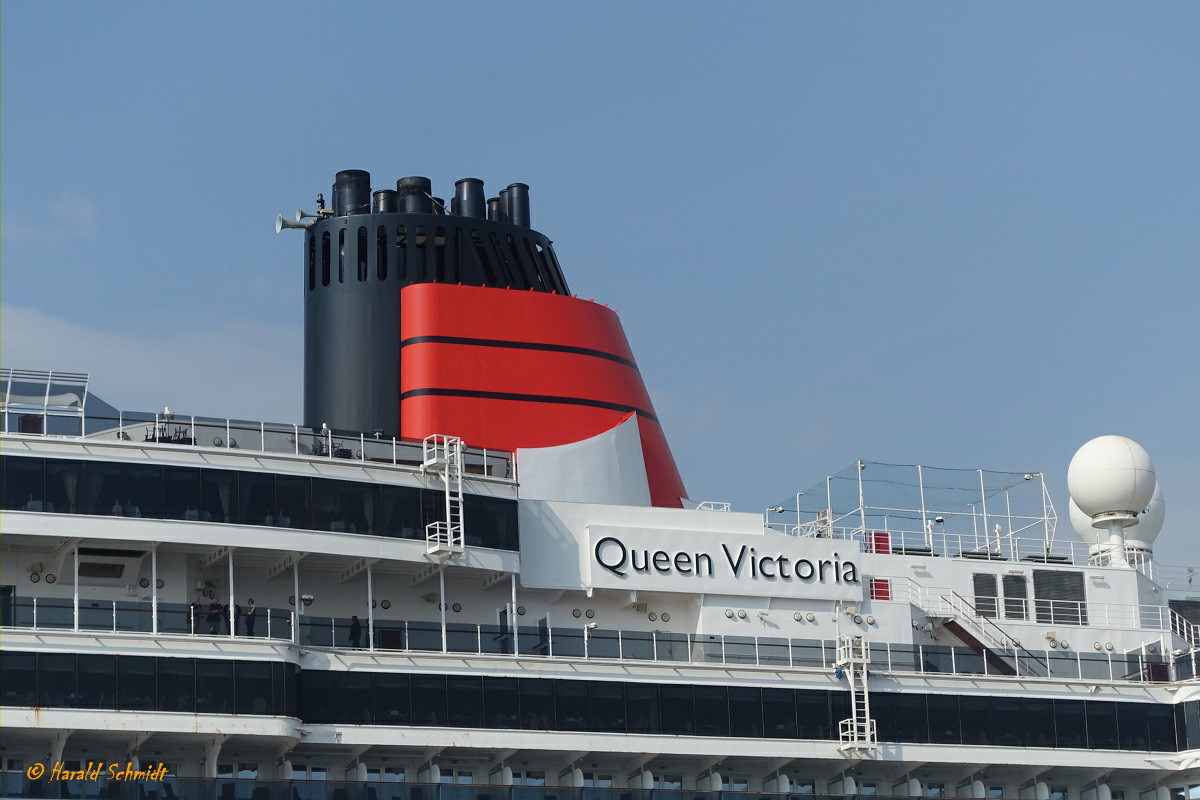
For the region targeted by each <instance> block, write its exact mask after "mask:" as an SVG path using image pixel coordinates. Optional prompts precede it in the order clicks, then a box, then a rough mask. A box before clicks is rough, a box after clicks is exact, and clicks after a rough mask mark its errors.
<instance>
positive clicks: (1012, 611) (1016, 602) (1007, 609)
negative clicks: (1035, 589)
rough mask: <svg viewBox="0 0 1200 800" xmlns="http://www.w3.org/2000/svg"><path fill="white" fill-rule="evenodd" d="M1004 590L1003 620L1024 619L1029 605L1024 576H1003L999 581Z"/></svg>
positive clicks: (1027, 589)
mask: <svg viewBox="0 0 1200 800" xmlns="http://www.w3.org/2000/svg"><path fill="white" fill-rule="evenodd" d="M1000 584H1001V586H1002V588H1003V589H1004V618H1005V619H1026V618H1027V617H1028V611H1027V609H1026V606H1027V605H1028V603H1029V599H1028V598H1029V588H1028V586H1027V585H1026V581H1025V576H1024V575H1005V576H1003V577H1002V578H1001V579H1000Z"/></svg>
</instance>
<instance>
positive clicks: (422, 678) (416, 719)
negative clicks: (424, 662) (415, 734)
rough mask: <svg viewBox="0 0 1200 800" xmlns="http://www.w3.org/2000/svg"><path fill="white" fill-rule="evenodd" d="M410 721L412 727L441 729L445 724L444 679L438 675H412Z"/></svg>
mask: <svg viewBox="0 0 1200 800" xmlns="http://www.w3.org/2000/svg"><path fill="white" fill-rule="evenodd" d="M410 681H411V685H412V692H411V696H412V720H413V724H414V725H429V726H431V727H441V726H444V725H445V724H446V679H445V678H444V677H442V676H439V675H413V676H412V678H410Z"/></svg>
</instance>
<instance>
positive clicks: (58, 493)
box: [45, 458, 87, 514]
mask: <svg viewBox="0 0 1200 800" xmlns="http://www.w3.org/2000/svg"><path fill="white" fill-rule="evenodd" d="M86 469H87V462H86V461H67V460H65V459H56V458H48V459H46V505H45V510H46V511H57V512H58V513H60V514H80V513H86V511H85V510H84V486H85V478H84V472H85V471H86Z"/></svg>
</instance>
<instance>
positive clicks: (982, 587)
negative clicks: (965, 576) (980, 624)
mask: <svg viewBox="0 0 1200 800" xmlns="http://www.w3.org/2000/svg"><path fill="white" fill-rule="evenodd" d="M971 582H972V583H973V584H974V586H975V613H976V614H978V615H979V616H981V617H989V618H992V619H995V617H996V615H997V608H998V602H997V595H998V590H997V588H996V585H997V584H996V576H995V575H993V574H992V573H990V572H984V573H976V574H974V575H972V576H971Z"/></svg>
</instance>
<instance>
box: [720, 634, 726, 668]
mask: <svg viewBox="0 0 1200 800" xmlns="http://www.w3.org/2000/svg"><path fill="white" fill-rule="evenodd" d="M721 663H722V664H724V663H726V662H725V634H723V633H722V634H721Z"/></svg>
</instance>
